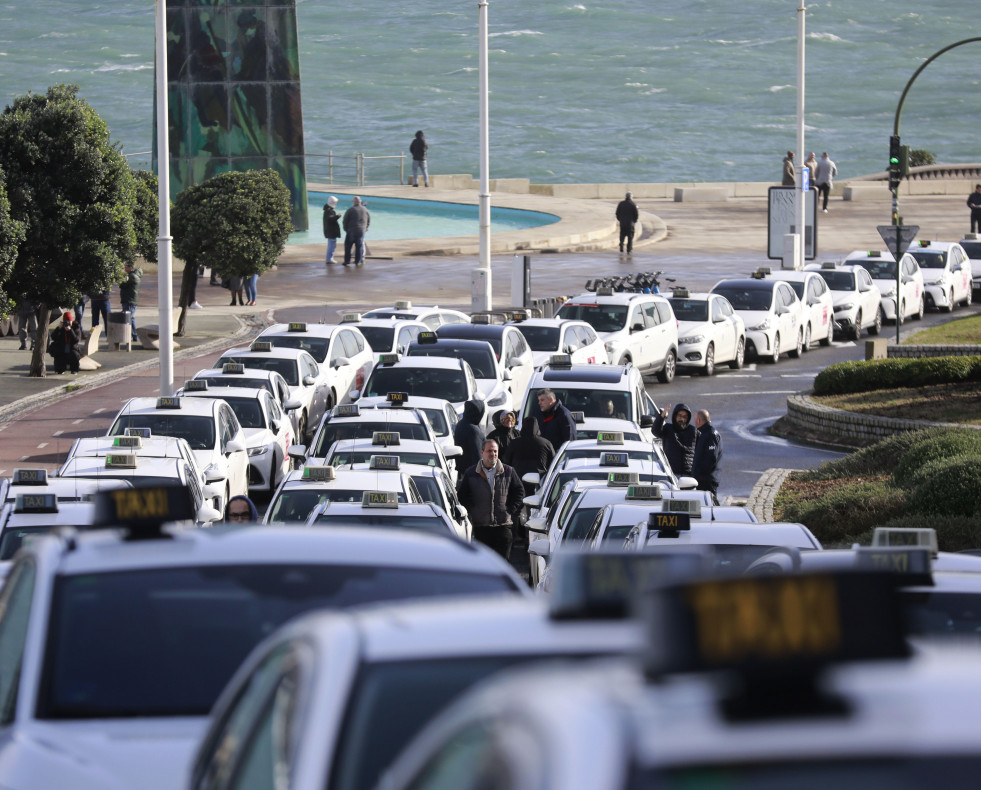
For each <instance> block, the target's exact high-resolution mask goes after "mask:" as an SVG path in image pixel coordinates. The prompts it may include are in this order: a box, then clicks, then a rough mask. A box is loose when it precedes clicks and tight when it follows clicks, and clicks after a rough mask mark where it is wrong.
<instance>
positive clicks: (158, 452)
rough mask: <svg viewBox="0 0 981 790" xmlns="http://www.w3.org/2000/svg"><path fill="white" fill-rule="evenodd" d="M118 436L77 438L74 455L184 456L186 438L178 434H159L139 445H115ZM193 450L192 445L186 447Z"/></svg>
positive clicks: (142, 441)
mask: <svg viewBox="0 0 981 790" xmlns="http://www.w3.org/2000/svg"><path fill="white" fill-rule="evenodd" d="M118 438H119V437H118V436H86V437H83V438H81V439H76V440H75V452H74V453H73V455H105V454H107V453H133V454H134V455H143V456H146V457H147V458H182V457H183V456H184V453H183V452H182V448H181V443H182V442H184V443H186V442H187V440H186V439H182V438H180V437H178V436H164V435H163V434H158V435H156V436H151V437H150V438H149V439H142V438H141V439H140V446H139V447H115V446H113V442H114V441H115V440H116V439H118ZM184 449H186V450H187V451H188V452H191V448H190V445H188V446H187V447H186V448H184Z"/></svg>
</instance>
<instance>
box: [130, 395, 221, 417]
mask: <svg viewBox="0 0 981 790" xmlns="http://www.w3.org/2000/svg"><path fill="white" fill-rule="evenodd" d="M178 400H179V401H180V404H181V407H180V408H179V409H159V408H157V399H156V398H130V399H129V400H128V401H127V402H126V405H125V406H123V408H122V409H120V410H119V413H118V414H117V415H116V417H117V418H118V417H123V416H125V415H127V414H169V415H175V414H177V415H179V414H190V415H193V416H196V417H212V416H214V413H215V410H216V409H217V408H218V407H219V405H220V404H218V403H217V402H216V399H214V398H211V399H202V398H185V397H184V396H183V395H182V396H181V397H180V398H178ZM219 400H220V399H219Z"/></svg>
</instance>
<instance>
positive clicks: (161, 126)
mask: <svg viewBox="0 0 981 790" xmlns="http://www.w3.org/2000/svg"><path fill="white" fill-rule="evenodd" d="M155 22H156V26H155V33H156V55H157V62H156V68H157V75H156V78H157V181H158V186H159V189H158V192H157V199H158V201H159V213H160V225H159V231H158V235H157V308H158V317H157V321H158V324H159V326H160V394H161V395H164V396H167V395H173V394H174V339H173V337H174V330H173V322H174V312H173V306H174V287H173V282H172V280H173V276H172V269H173V266H172V246H171V245H172V242H173V238H172V237H171V235H170V140H169V138H168V133H169V131H170V118H169V116H168V114H167V112H168V111H167V0H155Z"/></svg>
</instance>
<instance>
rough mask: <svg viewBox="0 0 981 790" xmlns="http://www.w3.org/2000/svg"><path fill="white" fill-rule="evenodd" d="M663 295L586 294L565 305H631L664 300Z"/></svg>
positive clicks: (629, 292)
mask: <svg viewBox="0 0 981 790" xmlns="http://www.w3.org/2000/svg"><path fill="white" fill-rule="evenodd" d="M664 298H665V297H664V296H663V295H661V294H645V293H636V292H634V291H618V292H616V293H614V294H612V295H610V296H600V295H599V294H595V293H584V294H579V295H578V296H573V297H572V298H571V299H567V300H566V301H565V304H630V303H631V302H634V301H638V300H643V301H647V300H653V301H656V300H658V299H664Z"/></svg>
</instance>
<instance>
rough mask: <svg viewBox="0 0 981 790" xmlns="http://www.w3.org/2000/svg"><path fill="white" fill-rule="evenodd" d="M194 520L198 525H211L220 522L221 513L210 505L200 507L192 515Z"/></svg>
mask: <svg viewBox="0 0 981 790" xmlns="http://www.w3.org/2000/svg"><path fill="white" fill-rule="evenodd" d="M194 520H195V521H196V522H197V523H198V524H212V523H214V522H215V521H221V513H219V512H218V511H217V510H215V509H214V508H213V507H211V506H210V505H201V507H199V508H198V512H197V513H195V514H194Z"/></svg>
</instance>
